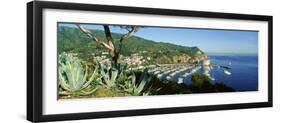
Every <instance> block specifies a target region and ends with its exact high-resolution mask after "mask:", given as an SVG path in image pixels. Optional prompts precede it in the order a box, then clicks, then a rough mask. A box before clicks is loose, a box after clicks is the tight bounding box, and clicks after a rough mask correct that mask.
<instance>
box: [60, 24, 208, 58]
mask: <svg viewBox="0 0 281 123" xmlns="http://www.w3.org/2000/svg"><path fill="white" fill-rule="evenodd" d="M90 31H91V32H92V34H94V35H95V36H96V37H97V38H99V39H101V40H104V41H106V39H105V34H104V31H103V30H90ZM121 35H122V34H119V33H112V37H113V38H114V39H118V38H120V36H121ZM187 40H188V39H187ZM115 43H117V41H116V42H115ZM104 51H105V50H104V48H102V47H101V46H99V45H97V44H96V43H94V42H93V41H92V40H91V39H89V38H88V37H87V36H86V35H85V34H84V33H82V32H81V31H80V30H79V29H78V28H73V27H67V26H59V29H58V52H59V53H61V52H75V53H80V54H84V55H85V56H84V57H86V58H87V57H88V56H89V55H91V54H92V53H96V54H99V53H100V52H104ZM139 52H146V55H148V56H151V57H156V58H157V57H161V56H163V57H164V56H183V55H185V56H190V57H191V58H192V57H194V58H195V57H196V55H198V53H199V55H204V52H203V51H201V50H200V49H199V48H198V47H188V46H180V45H176V44H171V43H164V42H156V41H153V40H147V39H144V38H142V37H138V36H132V37H130V38H129V39H127V40H125V41H123V45H122V51H121V54H122V55H125V56H129V55H131V54H134V53H139ZM87 54H88V55H87Z"/></svg>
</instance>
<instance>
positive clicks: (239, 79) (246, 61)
mask: <svg viewBox="0 0 281 123" xmlns="http://www.w3.org/2000/svg"><path fill="white" fill-rule="evenodd" d="M209 59H210V61H211V63H212V64H216V65H223V66H228V67H230V68H231V69H229V70H228V71H229V72H230V73H231V74H230V75H227V74H225V72H224V69H223V68H219V67H213V68H212V69H211V70H210V75H211V77H213V78H214V80H212V83H216V82H220V83H224V84H226V85H227V86H230V87H232V88H234V89H235V90H236V91H258V56H209ZM190 82H191V80H190V78H189V79H186V81H185V83H186V84H189V83H190Z"/></svg>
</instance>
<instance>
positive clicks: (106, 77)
mask: <svg viewBox="0 0 281 123" xmlns="http://www.w3.org/2000/svg"><path fill="white" fill-rule="evenodd" d="M96 64H97V65H98V66H99V70H100V74H101V75H102V79H103V82H102V83H101V85H103V86H105V87H106V88H108V89H110V88H116V87H117V80H118V79H120V78H122V77H124V76H125V75H126V73H125V72H126V69H127V65H126V64H125V65H121V64H112V65H111V67H108V66H105V65H104V64H101V63H98V62H97V63H96Z"/></svg>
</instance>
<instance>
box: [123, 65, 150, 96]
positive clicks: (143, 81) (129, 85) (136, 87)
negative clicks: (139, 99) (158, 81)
mask: <svg viewBox="0 0 281 123" xmlns="http://www.w3.org/2000/svg"><path fill="white" fill-rule="evenodd" d="M147 71H148V70H147V69H144V71H143V72H142V74H141V76H140V79H139V83H137V81H136V75H135V73H134V72H132V75H131V76H130V77H129V80H127V81H125V85H120V86H121V87H122V88H123V89H124V91H125V92H127V93H129V94H131V95H133V96H141V95H143V96H145V95H149V89H148V91H146V92H144V90H145V87H146V86H147V85H148V84H149V82H150V81H151V79H152V77H151V76H149V74H147Z"/></svg>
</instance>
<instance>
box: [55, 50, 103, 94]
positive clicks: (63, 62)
mask: <svg viewBox="0 0 281 123" xmlns="http://www.w3.org/2000/svg"><path fill="white" fill-rule="evenodd" d="M97 70H98V68H97V67H96V68H95V70H94V72H93V74H91V76H90V78H88V77H87V76H88V67H87V65H86V68H85V70H84V68H83V67H82V64H81V61H80V60H79V59H78V58H77V57H74V56H73V55H71V54H67V53H62V54H61V55H60V56H59V86H60V87H61V88H60V91H59V95H66V96H84V95H90V94H92V93H94V92H95V91H96V90H97V88H98V87H93V86H91V82H99V81H98V80H99V79H100V78H99V77H98V75H97ZM94 80H95V81H94Z"/></svg>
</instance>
